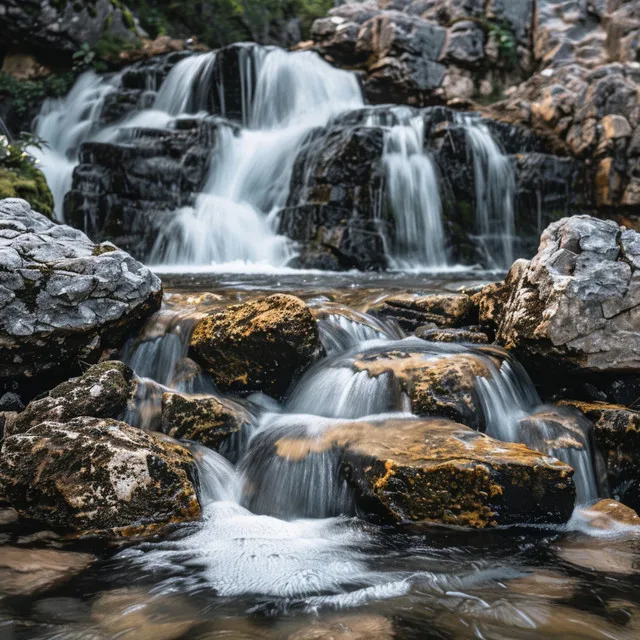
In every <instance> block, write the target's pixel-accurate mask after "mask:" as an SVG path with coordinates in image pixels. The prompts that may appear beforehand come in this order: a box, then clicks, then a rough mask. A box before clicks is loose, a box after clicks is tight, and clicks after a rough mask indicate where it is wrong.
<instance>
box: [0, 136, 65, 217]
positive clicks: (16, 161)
mask: <svg viewBox="0 0 640 640" xmlns="http://www.w3.org/2000/svg"><path fill="white" fill-rule="evenodd" d="M41 145H42V141H40V140H38V139H37V138H36V137H35V136H33V135H31V134H22V136H21V137H20V138H19V139H18V140H17V141H15V142H11V143H9V140H8V139H7V138H6V137H5V136H0V199H2V198H23V199H24V200H26V201H27V202H28V203H29V204H30V205H31V206H32V207H33V208H34V209H35V210H36V211H39V212H40V213H42V214H44V215H45V216H48V217H52V215H53V196H52V195H51V191H50V190H49V187H48V186H47V181H46V180H45V177H44V175H43V173H42V171H40V169H38V168H37V167H36V160H35V159H34V158H33V157H32V156H30V155H29V154H28V153H27V151H26V149H27V147H29V146H36V147H39V146H41Z"/></svg>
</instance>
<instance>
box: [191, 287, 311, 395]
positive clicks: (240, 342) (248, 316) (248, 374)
mask: <svg viewBox="0 0 640 640" xmlns="http://www.w3.org/2000/svg"><path fill="white" fill-rule="evenodd" d="M190 351H191V354H192V357H193V358H194V359H195V360H197V361H198V362H199V363H200V364H201V365H202V366H203V367H204V368H205V369H206V370H207V371H208V372H209V373H210V374H211V375H212V377H213V379H214V381H215V383H216V384H217V385H218V387H220V389H223V390H230V391H241V392H251V391H264V392H265V393H268V394H270V395H273V396H275V397H282V396H283V395H284V394H285V393H286V392H287V389H288V388H289V386H290V385H291V382H292V381H293V380H294V379H295V378H296V377H297V376H299V375H300V374H301V373H302V372H303V371H304V370H305V369H306V368H307V367H308V366H309V365H310V364H311V363H312V362H313V361H314V360H315V359H316V358H317V356H318V355H320V353H321V351H322V346H321V344H320V337H319V334H318V327H317V323H316V321H315V319H314V318H313V316H312V315H311V312H310V311H309V309H308V307H307V305H306V304H305V303H304V302H303V301H302V300H300V299H299V298H296V297H295V296H291V295H285V294H275V295H272V296H268V297H266V298H259V299H257V300H254V301H250V302H245V303H242V304H238V305H233V306H230V307H227V308H226V309H224V310H222V311H220V312H218V313H213V314H211V315H208V316H207V317H206V318H204V319H203V320H201V321H200V322H199V323H198V324H197V325H196V327H195V329H194V330H193V334H192V336H191V345H190Z"/></svg>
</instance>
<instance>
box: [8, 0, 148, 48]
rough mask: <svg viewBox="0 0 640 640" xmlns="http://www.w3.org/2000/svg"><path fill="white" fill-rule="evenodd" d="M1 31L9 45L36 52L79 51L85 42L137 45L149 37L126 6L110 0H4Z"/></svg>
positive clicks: (91, 43) (90, 44) (91, 44)
mask: <svg viewBox="0 0 640 640" xmlns="http://www.w3.org/2000/svg"><path fill="white" fill-rule="evenodd" d="M0 29H1V30H2V33H3V35H4V38H5V40H4V41H5V42H6V43H7V44H9V43H14V44H17V45H21V46H22V47H25V46H26V47H30V48H32V49H34V50H36V51H41V52H44V51H49V55H51V52H52V51H53V52H67V53H68V55H69V56H71V54H72V53H74V52H75V51H78V50H79V49H80V47H81V46H82V45H83V43H85V42H86V43H87V44H88V45H89V46H94V45H95V44H97V42H98V41H99V40H100V39H101V38H105V37H106V38H112V39H117V40H120V41H124V42H129V43H132V42H135V41H136V39H137V38H138V37H139V36H141V35H145V34H144V31H142V30H141V29H140V28H139V27H138V25H137V21H135V19H134V18H133V15H132V13H131V12H130V11H129V9H128V8H127V7H126V6H125V5H124V4H123V3H120V2H118V3H115V2H111V1H110V0H94V1H93V2H91V3H81V2H68V1H67V0H64V1H62V2H36V1H33V0H27V1H24V0H2V2H0Z"/></svg>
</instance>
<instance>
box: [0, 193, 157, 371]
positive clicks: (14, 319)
mask: <svg viewBox="0 0 640 640" xmlns="http://www.w3.org/2000/svg"><path fill="white" fill-rule="evenodd" d="M161 297H162V288H161V283H160V280H159V279H158V277H157V276H155V275H154V274H153V273H151V271H149V269H147V268H146V267H145V266H144V265H142V264H140V263H139V262H137V261H136V260H134V259H133V258H132V257H131V256H130V255H128V254H127V253H125V252H124V251H121V250H120V249H118V248H117V247H115V246H114V245H112V244H110V243H103V244H100V245H95V244H94V243H93V242H91V240H89V238H88V237H87V236H86V235H85V234H84V233H82V232H81V231H78V230H76V229H72V228H71V227H68V226H65V225H57V224H55V223H53V222H51V221H50V220H48V219H47V218H45V217H44V216H43V215H41V214H39V213H37V212H35V211H33V210H31V208H30V207H29V205H28V204H27V202H25V201H24V200H19V199H13V198H8V199H6V200H2V201H0V379H5V380H6V379H23V378H34V377H36V376H42V378H45V377H46V376H49V375H55V372H56V370H68V369H69V368H71V369H72V370H73V369H77V363H78V361H83V362H91V361H95V360H97V358H98V355H99V354H100V352H101V351H102V350H103V349H105V348H115V347H120V346H121V344H122V343H123V341H124V339H125V337H126V336H127V335H128V334H130V333H132V332H133V331H135V330H136V329H137V328H138V326H139V325H140V324H141V323H143V322H144V321H145V319H146V318H147V317H148V316H149V315H151V314H152V313H153V312H154V311H156V310H157V309H158V308H159V306H160V302H161ZM67 377H68V376H67Z"/></svg>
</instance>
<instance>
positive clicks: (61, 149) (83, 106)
mask: <svg viewBox="0 0 640 640" xmlns="http://www.w3.org/2000/svg"><path fill="white" fill-rule="evenodd" d="M119 83H120V76H118V75H116V76H113V77H111V78H109V79H105V78H102V77H99V76H97V75H96V74H95V73H93V71H87V72H86V73H83V74H82V75H81V76H80V77H79V78H78V80H77V81H76V83H75V85H74V86H73V88H72V89H71V91H70V92H69V95H67V96H66V97H65V98H63V99H53V98H48V99H47V100H45V102H44V104H43V105H42V108H41V110H40V114H39V115H38V116H37V118H36V120H35V122H34V128H35V133H36V135H38V136H39V137H40V138H42V139H43V140H45V141H46V142H47V145H48V146H46V147H44V148H43V149H37V148H35V147H34V148H30V149H29V153H30V154H31V155H32V156H34V157H35V158H37V159H38V161H39V163H40V169H42V172H43V173H44V175H45V178H46V179H47V184H48V185H49V188H50V189H51V193H52V194H53V201H54V205H55V216H56V219H57V220H59V221H63V220H64V219H63V213H62V205H63V202H64V196H65V194H66V193H67V191H69V189H71V178H72V174H73V169H74V167H75V166H76V164H77V163H78V153H79V151H80V145H81V144H82V143H83V142H85V141H86V140H89V139H90V138H91V136H92V135H94V134H95V133H96V127H97V124H98V121H99V119H100V115H101V113H102V107H103V105H104V101H105V98H106V97H107V96H108V95H109V94H110V93H112V92H114V91H116V89H117V87H118V85H119Z"/></svg>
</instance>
